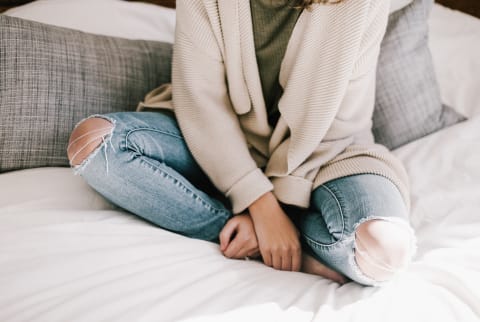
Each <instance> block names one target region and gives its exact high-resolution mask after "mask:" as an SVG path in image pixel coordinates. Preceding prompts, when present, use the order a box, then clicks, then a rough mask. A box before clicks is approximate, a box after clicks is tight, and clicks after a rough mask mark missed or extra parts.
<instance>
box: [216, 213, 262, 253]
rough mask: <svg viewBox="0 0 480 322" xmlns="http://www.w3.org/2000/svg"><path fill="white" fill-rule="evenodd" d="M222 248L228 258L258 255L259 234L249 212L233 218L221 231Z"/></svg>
mask: <svg viewBox="0 0 480 322" xmlns="http://www.w3.org/2000/svg"><path fill="white" fill-rule="evenodd" d="M219 238H220V250H221V251H222V253H223V255H225V256H226V257H228V258H236V259H240V258H245V257H247V256H248V257H258V256H259V255H260V252H259V249H258V241H257V236H256V234H255V228H254V227H253V222H252V218H251V217H250V215H249V214H241V215H237V216H234V217H233V218H231V219H230V220H229V221H228V222H227V223H226V224H225V226H224V227H223V229H222V231H221V232H220V236H219Z"/></svg>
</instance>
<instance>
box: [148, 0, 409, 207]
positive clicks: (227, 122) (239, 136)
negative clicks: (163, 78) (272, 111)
mask: <svg viewBox="0 0 480 322" xmlns="http://www.w3.org/2000/svg"><path fill="white" fill-rule="evenodd" d="M389 5H390V3H389V1H387V0H346V1H344V2H342V3H340V4H335V5H314V6H313V8H312V10H304V11H303V12H302V14H301V15H300V17H299V19H298V21H297V24H296V25H295V28H294V30H293V32H292V35H291V38H290V40H289V43H288V46H287V50H286V53H285V57H284V59H283V61H282V64H281V70H280V75H279V82H280V84H281V86H282V87H283V88H284V94H283V96H282V97H281V99H280V101H279V103H278V108H279V111H280V113H281V117H280V119H279V121H278V123H277V124H276V126H275V128H272V127H271V126H269V124H268V121H267V111H266V108H265V102H264V100H263V94H262V88H261V82H260V78H259V73H258V68H257V63H256V56H255V46H254V38H253V31H252V30H253V27H252V21H251V12H250V1H248V0H178V1H177V25H176V34H175V44H174V54H173V63H172V86H168V85H167V86H162V87H161V88H158V89H156V90H155V91H153V92H152V93H150V94H149V95H148V96H147V97H146V99H145V102H144V103H142V104H140V107H139V108H140V109H142V108H143V107H144V106H148V107H161V108H173V110H174V113H175V115H176V117H177V120H178V123H179V126H180V129H181V131H182V134H183V135H184V138H185V140H186V143H187V145H188V147H189V149H190V151H191V153H192V154H193V156H194V158H195V159H196V161H197V162H198V164H199V165H200V166H201V168H202V169H203V170H204V171H205V173H206V174H207V175H208V176H209V177H210V179H211V180H212V182H213V183H214V184H215V186H216V187H217V188H218V189H219V190H220V191H222V192H223V193H224V194H225V195H226V196H227V197H228V198H229V199H230V201H231V202H232V206H233V212H234V213H240V212H242V211H243V210H245V209H246V208H247V207H248V206H249V205H250V204H251V203H252V202H254V201H255V200H256V199H257V198H259V197H260V196H261V195H262V194H264V193H266V192H268V191H272V190H273V192H274V194H275V195H276V197H277V198H278V200H279V201H281V202H283V203H286V204H291V205H296V206H299V207H308V206H309V202H310V195H311V192H312V190H313V189H315V188H316V187H318V186H320V185H321V184H323V183H325V182H326V181H329V180H332V179H335V178H339V177H344V176H347V175H352V174H360V173H372V174H378V175H382V176H385V177H386V178H388V179H390V180H391V181H392V182H394V183H395V184H396V186H397V187H398V188H399V190H400V192H401V194H402V196H403V198H404V200H405V203H406V205H407V207H409V204H410V201H409V190H408V177H407V174H406V172H405V170H404V168H403V166H402V164H401V163H400V162H399V160H397V159H396V158H395V157H394V156H393V155H392V154H391V153H390V152H389V151H388V150H387V149H386V148H385V147H383V146H381V145H378V144H375V143H374V140H373V135H372V132H371V127H372V114H373V107H374V90H375V75H376V65H377V60H378V55H379V50H380V42H381V40H382V38H383V35H384V32H385V28H386V23H387V19H388V13H389ZM171 94H173V101H171V102H170V101H169V99H170V98H172V97H171V96H172V95H171ZM172 103H173V104H172Z"/></svg>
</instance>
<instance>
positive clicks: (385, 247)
mask: <svg viewBox="0 0 480 322" xmlns="http://www.w3.org/2000/svg"><path fill="white" fill-rule="evenodd" d="M412 238H413V237H412V236H411V233H410V231H409V230H408V229H407V227H405V226H404V225H402V224H401V223H397V222H392V221H387V220H380V219H374V220H370V221H366V222H364V223H362V224H361V225H359V226H358V228H357V231H356V233H355V245H356V248H355V260H356V262H357V265H358V267H359V268H360V270H361V271H362V272H363V273H364V274H365V275H366V276H368V277H370V278H372V279H374V280H375V281H379V282H381V281H386V280H389V279H391V278H392V277H393V276H394V275H395V273H396V272H398V271H400V270H402V269H404V268H405V267H406V266H407V265H408V263H409V261H410V258H411V255H412V251H413V250H412Z"/></svg>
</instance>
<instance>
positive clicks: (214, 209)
mask: <svg viewBox="0 0 480 322" xmlns="http://www.w3.org/2000/svg"><path fill="white" fill-rule="evenodd" d="M139 159H140V160H141V161H143V162H145V163H146V164H148V165H149V166H150V167H152V168H155V169H156V170H158V171H160V173H161V175H163V176H164V177H166V178H169V179H170V180H172V181H174V183H175V184H177V183H178V185H179V186H180V187H181V188H182V189H184V190H185V191H187V192H189V193H191V194H192V196H193V197H194V199H196V200H199V201H200V203H201V204H202V205H203V206H204V207H205V208H206V209H207V210H209V211H213V212H216V213H219V212H224V213H228V210H225V209H220V208H216V207H213V206H212V205H210V204H209V203H208V202H206V201H205V200H204V199H203V198H202V197H200V196H199V195H198V194H196V193H195V192H194V191H192V190H191V189H189V188H188V187H187V186H186V185H184V184H183V183H182V182H181V181H180V180H178V179H177V178H175V177H173V176H171V175H170V174H168V173H167V172H165V171H163V170H162V169H161V168H159V167H158V166H157V165H155V164H153V163H151V162H150V161H148V159H146V158H144V157H143V156H140V157H139Z"/></svg>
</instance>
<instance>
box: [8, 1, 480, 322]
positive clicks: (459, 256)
mask: <svg viewBox="0 0 480 322" xmlns="http://www.w3.org/2000/svg"><path fill="white" fill-rule="evenodd" d="M445 15H446V16H445ZM460 17H464V15H461V16H458V15H457V14H456V13H454V12H451V11H449V10H447V9H444V8H441V7H439V6H437V7H436V9H435V10H434V15H433V16H432V19H431V21H432V26H437V27H438V26H440V25H439V23H440V21H441V22H442V23H444V24H448V25H449V28H448V29H449V30H459V28H461V26H460V25H459V24H463V21H462V19H460ZM475 22H476V23H477V29H476V30H475V32H476V35H477V37H480V21H478V20H476V21H475ZM462 26H463V25H462ZM432 30H433V32H434V34H433V35H432V42H434V43H435V44H439V46H440V47H435V48H434V55H436V53H435V50H438V48H441V45H445V44H446V43H447V42H448V39H445V38H444V37H445V36H444V35H443V34H442V35H439V34H435V28H434V27H432ZM459 36H461V34H455V33H452V34H451V37H452V39H450V40H452V41H453V40H454V39H458V37H459ZM465 37H467V36H465ZM440 38H442V39H443V40H442V42H441V44H440V43H439V42H438V39H440ZM432 47H433V46H432ZM473 47H474V46H473V45H472V48H473ZM472 50H473V49H472ZM440 56H441V55H440ZM440 56H438V55H437V56H436V57H437V58H436V59H438V57H440ZM477 57H478V56H477ZM437 62H438V60H437ZM444 62H445V63H446V62H447V61H444ZM476 76H477V79H478V74H477V75H476ZM441 84H442V86H443V88H442V90H444V91H446V92H447V93H450V94H447V96H448V95H450V96H448V97H450V98H451V99H452V100H458V102H460V103H461V104H459V105H456V107H458V108H459V110H460V111H464V112H466V113H467V114H468V115H470V116H472V118H471V119H470V120H469V121H467V122H464V123H461V124H458V125H456V126H453V127H451V128H448V129H444V130H442V131H440V132H437V133H435V134H433V135H430V136H428V137H426V138H423V139H421V140H418V141H416V142H412V143H410V144H408V145H407V146H404V147H402V148H400V149H398V150H396V151H395V153H396V155H398V156H399V157H400V159H401V160H402V161H403V162H404V163H405V165H406V168H407V170H408V172H409V174H410V177H411V185H412V223H413V225H414V227H415V229H416V231H417V235H418V253H417V255H416V257H415V259H414V262H413V264H412V266H411V267H410V269H409V270H408V271H407V272H406V273H405V274H403V275H401V276H399V277H398V278H397V279H396V280H394V281H392V282H391V283H390V284H388V285H387V286H385V287H383V288H371V287H362V286H359V285H357V284H354V283H350V284H346V285H344V286H342V287H339V286H338V285H337V284H335V283H333V282H329V281H327V280H325V279H322V278H319V277H316V276H311V275H307V274H303V273H290V272H281V271H275V270H273V269H271V268H268V267H266V266H264V265H262V264H260V263H258V262H255V261H240V260H229V259H226V258H224V257H223V256H222V255H221V253H220V252H219V251H218V249H217V246H216V245H215V244H213V243H208V242H203V241H198V240H191V239H188V238H184V237H182V236H179V235H175V234H172V233H169V232H167V231H164V230H161V229H158V228H156V227H154V226H152V225H150V224H148V223H146V222H144V221H142V220H140V219H138V218H136V217H134V216H131V215H127V214H125V213H124V212H122V211H119V210H116V209H114V207H113V206H111V205H110V204H109V203H107V202H106V201H104V200H103V199H102V198H101V197H99V196H98V195H97V194H96V193H95V192H93V191H92V190H91V189H90V188H89V187H87V186H86V185H85V184H84V183H83V181H82V180H81V178H78V177H74V176H73V175H72V174H71V171H70V170H69V169H62V168H43V169H33V170H24V171H17V172H13V173H6V174H2V175H0V321H1V322H17V321H35V322H40V321H42V322H43V321H45V322H56V321H59V322H76V321H88V322H92V321H115V322H116V321H125V322H133V321H142V322H143V321H196V322H197V321H222V322H224V321H294V322H301V321H312V320H315V321H335V322H342V321H368V322H376V321H378V322H386V321H402V322H405V321H461V322H464V321H465V322H470V321H472V322H473V321H480V166H479V165H480V130H479V129H480V104H477V105H476V106H475V105H474V101H475V100H476V102H479V98H480V94H479V93H478V91H477V92H475V93H471V92H469V93H468V95H470V96H469V97H468V98H464V99H461V98H459V97H460V96H459V94H458V93H457V92H455V90H454V88H453V87H454V86H455V84H454V83H453V82H452V83H448V82H446V81H441ZM476 84H477V88H478V85H480V81H478V82H477V83H476ZM465 95H467V94H465ZM467 101H468V102H467Z"/></svg>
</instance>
